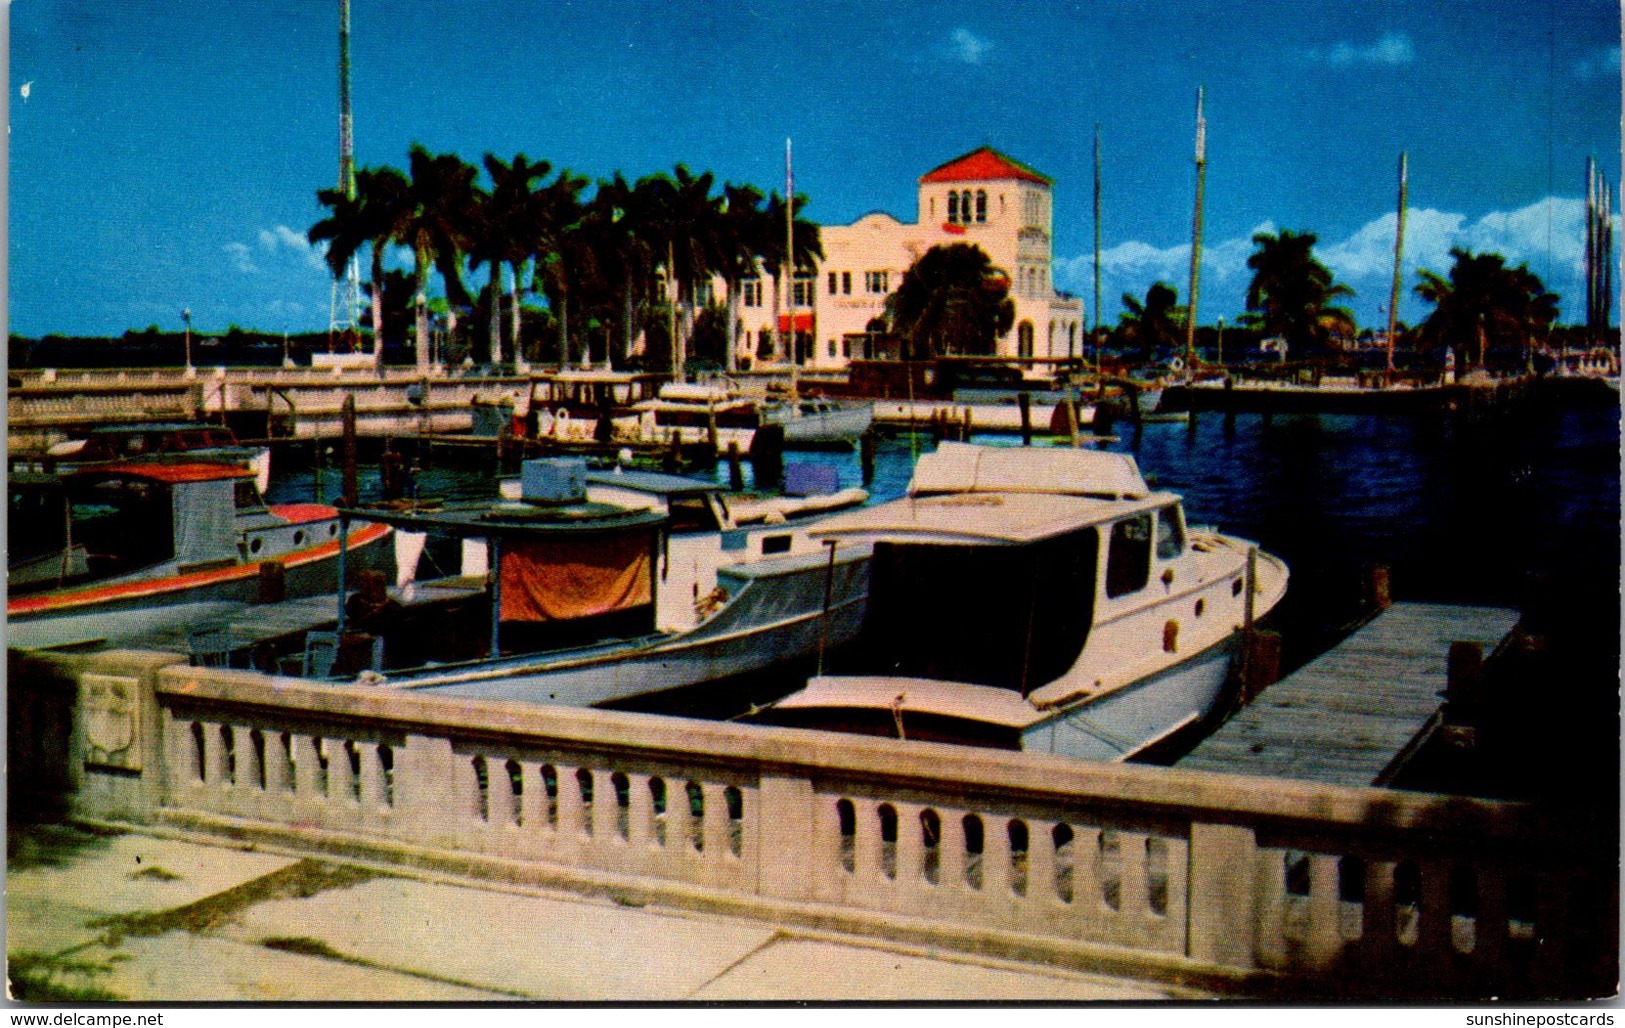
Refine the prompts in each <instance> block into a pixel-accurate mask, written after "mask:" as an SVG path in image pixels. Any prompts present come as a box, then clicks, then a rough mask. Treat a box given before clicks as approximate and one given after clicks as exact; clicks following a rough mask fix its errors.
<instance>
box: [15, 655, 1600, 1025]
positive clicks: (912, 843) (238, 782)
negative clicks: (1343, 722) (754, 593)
mask: <svg viewBox="0 0 1625 1028" xmlns="http://www.w3.org/2000/svg"><path fill="white" fill-rule="evenodd" d="M176 659H177V658H175V657H173V656H170V657H164V656H161V655H157V654H145V653H132V652H108V653H102V654H93V655H70V654H51V655H47V654H18V653H13V654H12V655H11V667H10V671H11V674H10V689H9V690H8V692H9V696H10V718H9V722H8V723H9V725H10V733H11V761H10V764H11V768H12V772H13V781H14V783H16V786H17V787H26V788H27V789H28V794H29V795H35V796H38V795H42V794H49V793H55V794H57V795H59V796H62V797H65V798H66V801H67V802H68V804H69V806H70V809H72V810H73V811H75V812H77V813H79V814H80V815H82V816H88V817H95V818H99V819H107V820H114V821H126V822H133V823H139V824H149V825H154V824H155V825H158V826H166V827H169V828H177V829H186V830H192V831H201V832H208V833H214V834H218V835H224V836H228V837H231V838H234V839H245V840H254V841H259V842H265V843H272V844H276V845H281V846H287V847H293V848H299V849H305V850H312V851H319V852H328V853H337V854H344V855H350V856H355V857H364V858H369V859H382V860H389V861H396V862H400V863H404V864H408V865H413V866H418V867H432V868H437V869H441V870H452V871H456V872H459V873H466V874H474V875H483V876H492V877H496V878H500V879H503V880H510V881H523V882H531V883H537V884H542V883H545V884H552V885H562V886H566V887H573V888H577V889H586V890H590V891H597V892H601V893H609V894H612V895H615V896H617V897H621V898H624V899H627V900H629V901H660V902H666V903H675V904H687V905H691V906H697V907H704V908H707V909H713V910H721V911H728V912H732V913H739V914H746V915H750V916H757V917H762V918H766V919H770V920H774V921H778V922H783V923H800V924H809V925H819V926H825V927H834V928H839V929H842V930H848V931H857V932H865V933H871V934H875V935H880V936H884V937H887V938H891V939H902V940H907V941H913V942H919V943H922V944H932V945H944V946H953V947H962V948H971V949H976V950H979V951H985V952H998V953H1004V954H1007V955H1012V956H1019V957H1023V958H1026V959H1042V960H1046V961H1055V962H1064V963H1068V964H1073V965H1077V966H1084V967H1094V968H1098V969H1102V970H1109V971H1112V972H1114V973H1119V974H1134V975H1141V976H1145V977H1153V978H1157V979H1159V980H1169V981H1185V982H1188V983H1192V984H1201V985H1203V986H1205V987H1210V988H1212V987H1216V988H1227V989H1232V990H1235V991H1237V992H1241V993H1244V994H1252V995H1260V994H1282V993H1286V994H1291V995H1299V996H1305V995H1308V996H1322V997H1350V996H1356V997H1357V996H1367V997H1370V996H1430V995H1432V996H1446V997H1457V998H1461V997H1480V996H1491V995H1494V996H1501V997H1509V996H1528V997H1533V996H1546V997H1558V996H1575V997H1577V996H1585V995H1594V994H1601V993H1600V992H1599V991H1598V990H1601V991H1602V992H1606V991H1610V990H1611V989H1612V987H1613V983H1614V981H1615V978H1614V957H1615V952H1616V950H1615V943H1614V934H1613V932H1614V927H1613V920H1612V918H1613V913H1614V910H1615V908H1616V903H1615V901H1614V896H1615V892H1614V869H1613V868H1612V867H1611V866H1610V864H1609V862H1608V860H1607V859H1606V855H1603V856H1598V855H1597V854H1596V853H1594V852H1592V850H1591V849H1588V847H1587V845H1586V840H1585V839H1584V838H1583V837H1581V836H1580V834H1579V833H1578V832H1577V830H1575V829H1574V828H1573V827H1572V826H1571V825H1568V824H1566V823H1563V822H1561V821H1559V820H1558V819H1554V818H1549V817H1546V816H1544V815H1543V814H1542V812H1541V811H1540V810H1538V809H1536V808H1534V807H1531V806H1527V805H1520V804H1510V803H1499V802H1490V801H1484V800H1475V799H1466V798H1455V797H1444V796H1435V795H1427V794H1416V793H1403V792H1395V791H1389V790H1381V789H1347V788H1337V787H1329V786H1321V785H1316V784H1311V783H1304V782H1290V781H1284V780H1273V779H1258V778H1246V777H1238V776H1229V775H1213V774H1202V773H1193V772H1179V771H1176V770H1171V769H1165V768H1155V767H1141V766H1129V765H1104V764H1089V763H1083V762H1077V761H1068V760H1062V759H1058V758H1051V757H1047V756H1042V755H1034V754H1023V753H1008V752H1001V751H993V750H980V749H970V748H963V747H950V746H946V745H939V744H932V743H921V742H909V743H899V742H896V741H891V740H877V739H868V738H861V737H852V736H841V735H834V734H829V733H818V732H803V731H797V730H792V729H775V728H761V727H753V726H742V725H734V724H726V723H710V722H695V721H690V720H682V719H674V718H663V717H657V716H653V715H640V714H631V713H622V712H614V711H602V710H593V709H574V708H563V707H550V706H545V705H535V706H532V705H525V704H517V703H488V702H478V701H473V702H471V701H467V700H464V699H458V700H455V701H453V700H448V699H437V698H434V697H428V696H422V695H406V694H402V693H398V692H394V691H390V690H388V689H368V688H362V687H346V688H330V687H321V686H315V685H311V684H308V683H301V682H297V681H293V680H289V679H278V678H271V677H267V676H262V675H257V674H253V673H249V672H242V671H231V670H221V669H205V668H192V667H189V666H186V665H184V664H176V663H173V661H175V660H176Z"/></svg>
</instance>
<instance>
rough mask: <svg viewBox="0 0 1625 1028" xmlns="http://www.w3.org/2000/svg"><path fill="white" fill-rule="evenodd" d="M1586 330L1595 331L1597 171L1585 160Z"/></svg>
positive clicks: (1590, 161) (1593, 164) (1588, 160)
mask: <svg viewBox="0 0 1625 1028" xmlns="http://www.w3.org/2000/svg"><path fill="white" fill-rule="evenodd" d="M1586 329H1587V330H1588V334H1589V333H1590V332H1595V331H1596V329H1597V169H1596V165H1595V163H1594V162H1593V161H1592V159H1591V158H1590V157H1587V158H1586Z"/></svg>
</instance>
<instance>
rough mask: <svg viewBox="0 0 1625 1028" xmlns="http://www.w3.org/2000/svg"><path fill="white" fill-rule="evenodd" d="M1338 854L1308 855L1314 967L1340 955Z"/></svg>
mask: <svg viewBox="0 0 1625 1028" xmlns="http://www.w3.org/2000/svg"><path fill="white" fill-rule="evenodd" d="M1337 859H1338V858H1337V857H1336V856H1333V855H1331V854H1327V853H1312V854H1310V855H1309V939H1308V947H1307V948H1308V956H1309V960H1310V962H1311V964H1312V965H1313V966H1315V967H1317V968H1324V967H1329V966H1331V965H1332V964H1333V963H1334V962H1335V961H1336V960H1337V958H1338V956H1339V955H1341V953H1342V950H1343V940H1342V937H1341V936H1340V935H1339V934H1338V930H1337V902H1338V897H1337V889H1338V882H1337Z"/></svg>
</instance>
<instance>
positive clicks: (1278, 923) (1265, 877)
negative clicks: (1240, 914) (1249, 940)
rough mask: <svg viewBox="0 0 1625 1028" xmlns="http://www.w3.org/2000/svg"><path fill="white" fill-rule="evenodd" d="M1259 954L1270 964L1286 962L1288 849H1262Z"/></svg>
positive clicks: (1275, 966) (1264, 963) (1259, 857)
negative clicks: (1286, 850)
mask: <svg viewBox="0 0 1625 1028" xmlns="http://www.w3.org/2000/svg"><path fill="white" fill-rule="evenodd" d="M1257 860H1258V865H1257V866H1258V868H1259V873H1258V876H1257V882H1258V957H1259V963H1260V964H1261V965H1262V966H1263V967H1266V968H1270V969H1272V970H1279V969H1281V968H1283V967H1284V966H1285V964H1286V852H1285V851H1284V850H1278V849H1265V848H1264V847H1259V849H1258V855H1257Z"/></svg>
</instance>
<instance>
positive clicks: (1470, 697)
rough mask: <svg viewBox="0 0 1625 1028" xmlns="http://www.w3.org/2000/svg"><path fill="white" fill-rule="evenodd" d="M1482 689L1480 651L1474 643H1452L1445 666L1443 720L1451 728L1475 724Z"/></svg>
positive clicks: (1482, 666) (1481, 652)
mask: <svg viewBox="0 0 1625 1028" xmlns="http://www.w3.org/2000/svg"><path fill="white" fill-rule="evenodd" d="M1483 687H1484V648H1483V647H1482V646H1480V645H1479V644H1478V643H1475V642H1453V643H1451V644H1450V654H1449V657H1448V658H1447V660H1446V663H1445V691H1444V720H1445V723H1446V724H1448V725H1451V726H1453V727H1461V728H1468V727H1472V726H1474V725H1476V724H1477V723H1478V705H1479V698H1480V696H1481V695H1482V693H1483Z"/></svg>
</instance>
